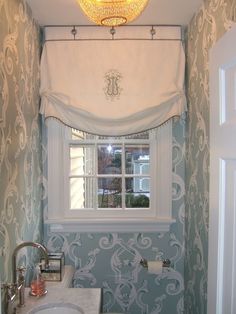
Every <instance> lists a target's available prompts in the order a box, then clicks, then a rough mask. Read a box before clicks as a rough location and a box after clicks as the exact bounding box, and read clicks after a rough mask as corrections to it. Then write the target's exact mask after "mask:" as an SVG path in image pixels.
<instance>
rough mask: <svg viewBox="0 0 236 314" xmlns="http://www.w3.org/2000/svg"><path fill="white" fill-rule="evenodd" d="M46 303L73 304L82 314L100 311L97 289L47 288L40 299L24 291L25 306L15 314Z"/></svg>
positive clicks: (98, 290)
mask: <svg viewBox="0 0 236 314" xmlns="http://www.w3.org/2000/svg"><path fill="white" fill-rule="evenodd" d="M47 303H73V304H75V305H78V306H79V307H80V308H81V309H82V310H83V312H84V314H99V313H100V309H101V289H99V288H54V287H48V293H47V294H46V295H45V296H42V297H33V296H30V295H29V289H28V288H26V289H25V306H24V307H22V308H18V309H17V312H16V313H17V314H27V313H28V312H29V311H30V310H32V309H33V308H35V307H38V306H41V305H45V304H47Z"/></svg>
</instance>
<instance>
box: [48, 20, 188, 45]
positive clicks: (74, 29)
mask: <svg viewBox="0 0 236 314" xmlns="http://www.w3.org/2000/svg"><path fill="white" fill-rule="evenodd" d="M83 27H84V28H85V27H89V28H94V27H101V28H103V29H105V28H107V29H108V31H109V32H110V34H111V38H76V35H77V29H79V28H83ZM119 27H124V28H125V27H139V28H140V27H150V35H151V37H150V38H115V34H116V29H117V28H116V27H114V26H112V27H110V28H109V27H104V26H101V25H45V26H44V32H45V29H46V28H71V32H70V33H71V35H72V36H73V38H64V39H63V38H61V39H60V38H59V39H45V40H44V42H48V41H54V42H55V41H91V40H95V41H109V40H119V41H128V40H129V41H130V40H136V41H139V40H143V41H146V40H154V41H183V39H182V26H181V25H164V24H161V25H159V24H154V25H123V26H119ZM160 27H163V28H164V27H173V28H174V27H175V28H177V27H178V28H180V31H181V35H180V38H154V36H155V35H156V29H155V28H160Z"/></svg>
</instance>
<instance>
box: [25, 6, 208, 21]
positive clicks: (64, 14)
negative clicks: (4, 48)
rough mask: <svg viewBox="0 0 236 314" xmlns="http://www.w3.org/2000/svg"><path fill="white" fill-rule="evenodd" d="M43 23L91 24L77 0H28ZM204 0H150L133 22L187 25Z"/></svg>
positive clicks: (35, 14) (37, 18) (37, 17)
mask: <svg viewBox="0 0 236 314" xmlns="http://www.w3.org/2000/svg"><path fill="white" fill-rule="evenodd" d="M26 1H27V2H28V4H29V5H30V7H31V9H32V11H33V16H34V18H35V19H36V20H37V21H38V23H39V24H40V25H89V24H92V23H90V22H89V21H88V19H87V18H86V17H85V16H84V15H83V13H82V12H81V9H80V8H79V6H78V4H77V3H76V0H26ZM202 3H203V0H149V3H148V5H147V7H146V9H145V10H144V12H143V13H142V14H141V16H140V17H139V18H138V19H136V20H135V21H134V22H133V24H142V25H143V24H171V25H187V24H188V22H189V21H190V19H191V18H192V16H193V15H194V13H195V12H196V11H197V10H198V9H199V7H200V6H201V4H202Z"/></svg>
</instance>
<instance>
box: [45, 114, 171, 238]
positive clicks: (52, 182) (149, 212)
mask: <svg viewBox="0 0 236 314" xmlns="http://www.w3.org/2000/svg"><path fill="white" fill-rule="evenodd" d="M171 142H172V125H171V122H168V123H166V124H165V125H164V126H161V127H159V128H157V129H154V130H150V131H146V132H143V133H139V134H134V135H130V136H123V137H105V136H97V135H92V134H88V133H85V132H82V131H77V130H74V129H71V128H69V127H66V126H65V125H63V124H62V123H60V122H58V121H57V120H55V119H49V120H48V212H47V215H46V223H49V224H50V226H51V230H52V231H53V230H55V231H59V230H60V231H68V230H70V231H72V230H74V231H81V232H82V231H88V232H91V231H94V232H100V231H117V232H118V231H119V232H127V231H140V230H142V231H150V232H151V231H158V230H159V231H166V230H168V228H169V225H170V223H171V222H173V219H172V218H171V203H172V198H171V181H172V180H171V177H172V174H171V165H172V154H171V150H172V145H171Z"/></svg>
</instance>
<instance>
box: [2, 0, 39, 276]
mask: <svg viewBox="0 0 236 314" xmlns="http://www.w3.org/2000/svg"><path fill="white" fill-rule="evenodd" d="M39 35H40V33H39V27H38V26H37V25H36V23H35V22H34V21H33V19H32V18H31V13H30V10H29V8H28V6H27V5H26V4H25V2H23V1H19V0H1V1H0V281H2V282H10V281H11V267H10V266H11V254H12V251H13V249H14V248H15V246H16V245H17V244H19V243H20V242H22V241H29V240H35V241H36V240H37V241H41V239H42V208H41V198H42V184H41V178H42V176H41V173H42V171H41V157H40V156H41V139H40V124H39V115H38V108H39V53H40V45H39V43H40V40H39V39H40V36H39ZM22 251H23V250H22ZM23 253H24V259H25V264H28V262H27V261H28V260H30V259H31V254H33V252H29V253H28V254H27V252H25V251H24V252H22V254H23Z"/></svg>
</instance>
